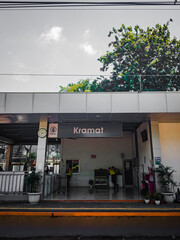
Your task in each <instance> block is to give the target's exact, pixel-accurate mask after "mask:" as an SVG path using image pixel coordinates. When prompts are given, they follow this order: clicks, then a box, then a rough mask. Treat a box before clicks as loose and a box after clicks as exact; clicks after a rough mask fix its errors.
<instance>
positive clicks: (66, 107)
mask: <svg viewBox="0 0 180 240" xmlns="http://www.w3.org/2000/svg"><path fill="white" fill-rule="evenodd" d="M44 119H46V120H44ZM51 122H57V123H58V122H62V123H86V124H88V123H109V124H111V123H122V125H123V126H126V129H125V131H123V137H121V138H99V139H97V138H77V139H76V140H75V139H63V141H62V148H63V159H64V160H79V161H80V173H79V174H77V175H74V176H73V178H72V184H73V185H74V186H87V185H88V181H89V179H91V178H92V177H93V174H94V169H97V168H106V169H107V168H108V167H110V166H116V167H118V168H120V171H121V172H122V174H123V171H124V170H123V161H124V160H126V159H129V160H133V171H134V172H133V175H134V176H133V177H134V186H137V183H138V182H139V186H140V181H141V176H142V173H143V172H148V171H149V168H154V167H156V161H155V159H156V158H160V160H161V163H162V164H164V165H166V166H170V167H172V168H174V169H175V170H176V172H175V174H174V179H175V181H176V182H177V184H178V185H180V177H179V176H180V92H143V93H137V92H133V93H130V92H127V93H119V92H118V93H72V94H70V93H68V94H66V93H64V94H60V93H0V126H1V124H7V125H6V127H8V126H11V124H22V123H23V124H26V123H29V124H31V123H36V124H39V128H41V127H43V128H47V125H48V123H51ZM8 124H9V125H8ZM128 124H130V125H131V130H129V129H128V126H129V125H128ZM133 124H134V125H133ZM133 127H134V128H133ZM143 130H146V131H147V141H145V142H143V141H142V136H141V132H142V131H143ZM135 133H136V134H137V139H136V136H135V135H136V134H135ZM6 137H7V136H3V135H2V134H1V132H0V140H1V141H2V140H3V139H4V138H6ZM12 140H13V137H12V139H11V137H9V139H8V141H9V142H13V141H12ZM46 141H47V138H44V139H41V138H39V139H38V154H37V168H38V170H41V171H42V172H44V161H45V151H46ZM122 153H123V154H124V155H122ZM92 154H93V155H96V158H95V159H91V155H92ZM122 156H123V157H122Z"/></svg>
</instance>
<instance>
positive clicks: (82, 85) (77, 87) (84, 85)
mask: <svg viewBox="0 0 180 240" xmlns="http://www.w3.org/2000/svg"><path fill="white" fill-rule="evenodd" d="M90 91H91V90H90V80H89V79H85V80H79V81H78V82H77V83H69V84H68V85H67V87H62V86H60V92H90Z"/></svg>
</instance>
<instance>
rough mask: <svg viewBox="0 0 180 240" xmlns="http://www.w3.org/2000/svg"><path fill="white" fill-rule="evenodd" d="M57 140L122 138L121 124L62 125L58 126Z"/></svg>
mask: <svg viewBox="0 0 180 240" xmlns="http://www.w3.org/2000/svg"><path fill="white" fill-rule="evenodd" d="M58 135H59V138H83V137H85V138H89V137H94V138H97V137H101V138H103V137H122V124H121V123H118V124H109V123H79V124H78V123H74V124H73V123H64V124H60V126H59V134H58Z"/></svg>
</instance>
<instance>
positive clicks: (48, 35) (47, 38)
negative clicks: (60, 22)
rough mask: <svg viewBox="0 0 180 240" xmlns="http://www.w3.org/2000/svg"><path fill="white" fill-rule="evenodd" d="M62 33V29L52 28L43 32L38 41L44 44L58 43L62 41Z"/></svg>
mask: <svg viewBox="0 0 180 240" xmlns="http://www.w3.org/2000/svg"><path fill="white" fill-rule="evenodd" d="M62 31H63V28H62V27H59V26H53V27H51V28H50V29H48V30H46V31H44V32H43V33H42V34H41V36H40V39H41V40H43V41H44V42H46V43H51V42H59V40H60V39H62V37H63V36H62Z"/></svg>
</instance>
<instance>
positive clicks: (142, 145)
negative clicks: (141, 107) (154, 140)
mask: <svg viewBox="0 0 180 240" xmlns="http://www.w3.org/2000/svg"><path fill="white" fill-rule="evenodd" d="M145 129H146V130H147V136H148V140H147V141H145V142H143V141H142V139H141V132H142V131H143V130H145ZM137 141H138V152H139V173H140V174H139V181H141V180H142V179H141V177H142V173H143V167H144V172H148V167H152V159H151V145H150V135H149V124H148V123H147V122H144V123H142V124H141V125H140V126H139V128H138V129H137Z"/></svg>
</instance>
